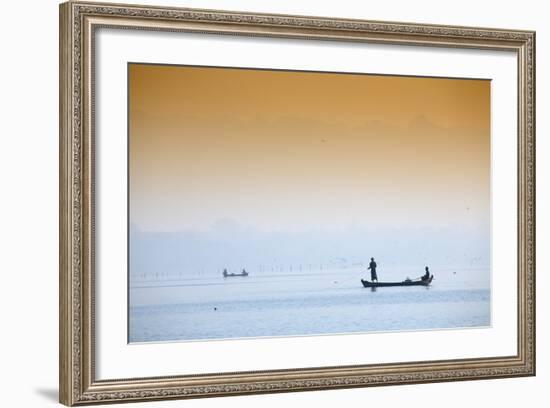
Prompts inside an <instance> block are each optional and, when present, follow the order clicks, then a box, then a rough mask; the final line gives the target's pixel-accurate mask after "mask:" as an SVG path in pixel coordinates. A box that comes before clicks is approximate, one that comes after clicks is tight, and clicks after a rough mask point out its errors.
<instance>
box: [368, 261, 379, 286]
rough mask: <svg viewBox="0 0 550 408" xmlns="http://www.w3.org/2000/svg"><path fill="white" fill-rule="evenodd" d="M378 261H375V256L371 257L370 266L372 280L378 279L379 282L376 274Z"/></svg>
mask: <svg viewBox="0 0 550 408" xmlns="http://www.w3.org/2000/svg"><path fill="white" fill-rule="evenodd" d="M376 266H377V265H376V262H374V258H371V259H370V263H369V268H368V269H370V280H371V281H372V282H374V281H376V283H378V275H376Z"/></svg>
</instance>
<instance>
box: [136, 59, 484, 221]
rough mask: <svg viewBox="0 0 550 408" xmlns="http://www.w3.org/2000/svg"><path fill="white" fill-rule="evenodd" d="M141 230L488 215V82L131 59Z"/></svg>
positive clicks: (481, 217) (477, 218)
mask: <svg viewBox="0 0 550 408" xmlns="http://www.w3.org/2000/svg"><path fill="white" fill-rule="evenodd" d="M129 92H130V95H129V101H130V108H129V114H130V118H129V124H130V133H129V145H130V157H129V160H130V221H131V223H133V224H135V225H136V226H138V227H139V228H141V229H143V230H150V231H175V230H196V229H200V230H205V229H209V228H211V227H212V226H213V225H215V224H217V223H220V222H222V223H223V222H226V221H227V220H231V222H235V223H238V224H240V225H244V226H249V227H253V228H257V229H260V230H266V231H271V230H281V231H285V230H287V231H301V230H304V231H305V230H311V229H315V230H319V229H321V230H322V229H346V228H349V227H351V226H365V225H367V226H374V227H376V226H381V227H390V228H395V227H402V226H403V227H429V228H432V227H439V226H451V227H452V226H453V225H460V226H475V225H485V224H487V225H488V222H489V217H490V82H489V81H485V80H454V79H435V78H415V77H390V76H376V75H364V74H361V75H351V74H333V73H306V72H282V71H264V70H249V69H246V70H245V69H227V68H199V67H184V66H162V65H142V64H131V65H130V67H129Z"/></svg>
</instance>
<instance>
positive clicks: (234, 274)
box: [223, 271, 248, 278]
mask: <svg viewBox="0 0 550 408" xmlns="http://www.w3.org/2000/svg"><path fill="white" fill-rule="evenodd" d="M234 276H248V272H247V271H242V272H241V273H227V271H223V277H224V278H232V277H234Z"/></svg>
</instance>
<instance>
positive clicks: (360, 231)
mask: <svg viewBox="0 0 550 408" xmlns="http://www.w3.org/2000/svg"><path fill="white" fill-rule="evenodd" d="M534 374H535V33H534V32H532V31H517V30H506V29H490V28H469V27H455V26H436V25H423V24H417V23H394V22H374V21H362V20H346V19H333V18H319V17H304V16H288V15H266V14H250V13H241V12H232V11H231V12H230V11H212V10H196V9H178V8H164V7H149V6H134V5H106V4H95V3H89V2H68V3H64V4H62V5H61V6H60V400H61V402H62V403H64V404H66V405H79V404H90V403H107V402H130V401H145V400H158V399H174V398H195V397H208V396H224V395H235V394H252V393H268V392H283V391H306V390H317V389H332V388H346V387H363V386H377V385H392V384H408V383H423V382H434V381H453V380H473V379H487V378H502V377H514V376H530V375H534Z"/></svg>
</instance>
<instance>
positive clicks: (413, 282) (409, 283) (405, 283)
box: [361, 275, 434, 288]
mask: <svg viewBox="0 0 550 408" xmlns="http://www.w3.org/2000/svg"><path fill="white" fill-rule="evenodd" d="M433 278H434V276H433V275H431V276H430V279H424V280H410V279H405V280H404V281H403V282H371V281H367V280H363V279H361V283H362V284H363V286H364V287H366V288H380V287H387V286H429V285H430V283H432V280H433Z"/></svg>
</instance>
